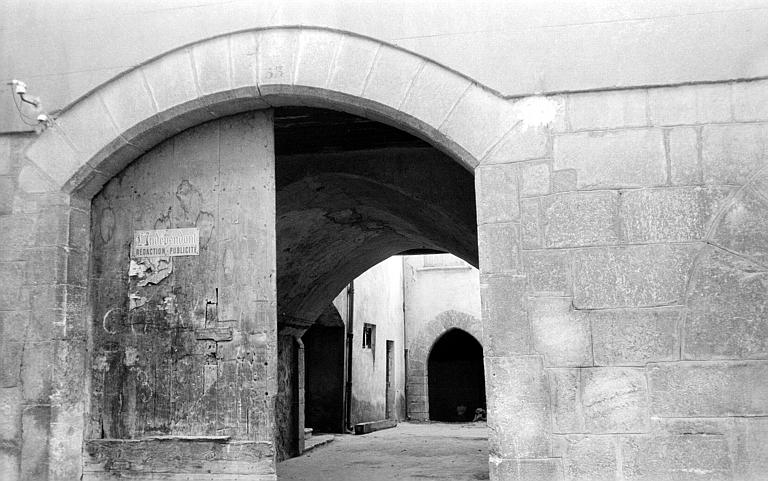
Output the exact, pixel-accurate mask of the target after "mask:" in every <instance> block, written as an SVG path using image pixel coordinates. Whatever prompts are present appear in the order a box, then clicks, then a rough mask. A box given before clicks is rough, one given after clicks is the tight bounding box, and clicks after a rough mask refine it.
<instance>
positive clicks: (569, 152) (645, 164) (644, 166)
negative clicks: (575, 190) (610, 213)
mask: <svg viewBox="0 0 768 481" xmlns="http://www.w3.org/2000/svg"><path fill="white" fill-rule="evenodd" d="M666 163H667V161H666V154H665V152H664V137H663V135H662V132H661V131H660V130H654V129H639V130H621V131H611V132H586V133H577V134H563V135H558V136H556V137H555V144H554V165H553V169H555V170H560V169H576V171H577V172H578V187H579V188H580V189H593V188H600V187H647V186H655V185H663V184H664V183H665V182H666Z"/></svg>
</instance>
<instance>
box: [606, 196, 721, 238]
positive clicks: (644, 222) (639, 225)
mask: <svg viewBox="0 0 768 481" xmlns="http://www.w3.org/2000/svg"><path fill="white" fill-rule="evenodd" d="M729 193H730V189H727V188H703V187H688V188H674V189H670V188H664V189H647V190H646V189H643V190H632V191H627V192H624V193H623V195H622V196H621V209H620V216H621V231H622V233H623V234H624V237H625V240H626V241H627V242H629V243H630V244H636V243H646V242H685V241H692V240H703V238H704V236H705V235H706V233H707V229H708V228H709V227H710V225H711V223H712V219H713V218H714V216H715V215H716V214H717V213H718V212H719V210H720V208H721V207H722V205H723V203H724V201H725V199H726V197H727V196H728V194H729Z"/></svg>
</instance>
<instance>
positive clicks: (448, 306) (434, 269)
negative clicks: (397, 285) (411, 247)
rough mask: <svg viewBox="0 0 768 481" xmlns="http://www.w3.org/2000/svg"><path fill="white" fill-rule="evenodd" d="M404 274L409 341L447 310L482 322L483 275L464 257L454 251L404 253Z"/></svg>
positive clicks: (407, 337)
mask: <svg viewBox="0 0 768 481" xmlns="http://www.w3.org/2000/svg"><path fill="white" fill-rule="evenodd" d="M430 258H431V259H430ZM425 264H426V265H425ZM436 264H444V265H443V266H436ZM403 276H404V289H403V290H404V297H405V325H406V342H407V343H409V344H410V343H411V341H413V340H414V339H416V338H417V337H418V335H419V333H420V332H421V331H422V330H423V329H424V327H425V326H426V324H427V323H429V322H430V321H432V320H433V319H435V317H437V316H438V315H439V314H441V313H443V312H445V311H450V310H453V311H459V312H463V313H465V314H469V315H470V316H473V317H475V318H476V319H478V321H479V319H480V274H479V271H478V270H477V269H475V268H474V267H472V266H471V265H469V264H467V263H466V262H464V261H462V260H461V259H458V258H457V257H454V256H452V255H451V254H433V255H430V256H423V255H418V256H403ZM478 341H479V342H482V340H481V339H478Z"/></svg>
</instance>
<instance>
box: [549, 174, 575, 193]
mask: <svg viewBox="0 0 768 481" xmlns="http://www.w3.org/2000/svg"><path fill="white" fill-rule="evenodd" d="M577 185H578V171H577V170H576V169H561V170H556V171H554V172H552V192H553V193H555V192H570V191H572V190H576V188H577Z"/></svg>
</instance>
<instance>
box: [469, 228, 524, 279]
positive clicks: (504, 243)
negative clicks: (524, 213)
mask: <svg viewBox="0 0 768 481" xmlns="http://www.w3.org/2000/svg"><path fill="white" fill-rule="evenodd" d="M477 236H478V247H479V256H480V269H482V270H483V272H484V273H487V274H507V275H513V274H518V273H520V271H521V265H520V225H519V224H513V223H508V224H485V225H481V226H479V227H478V229H477Z"/></svg>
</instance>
